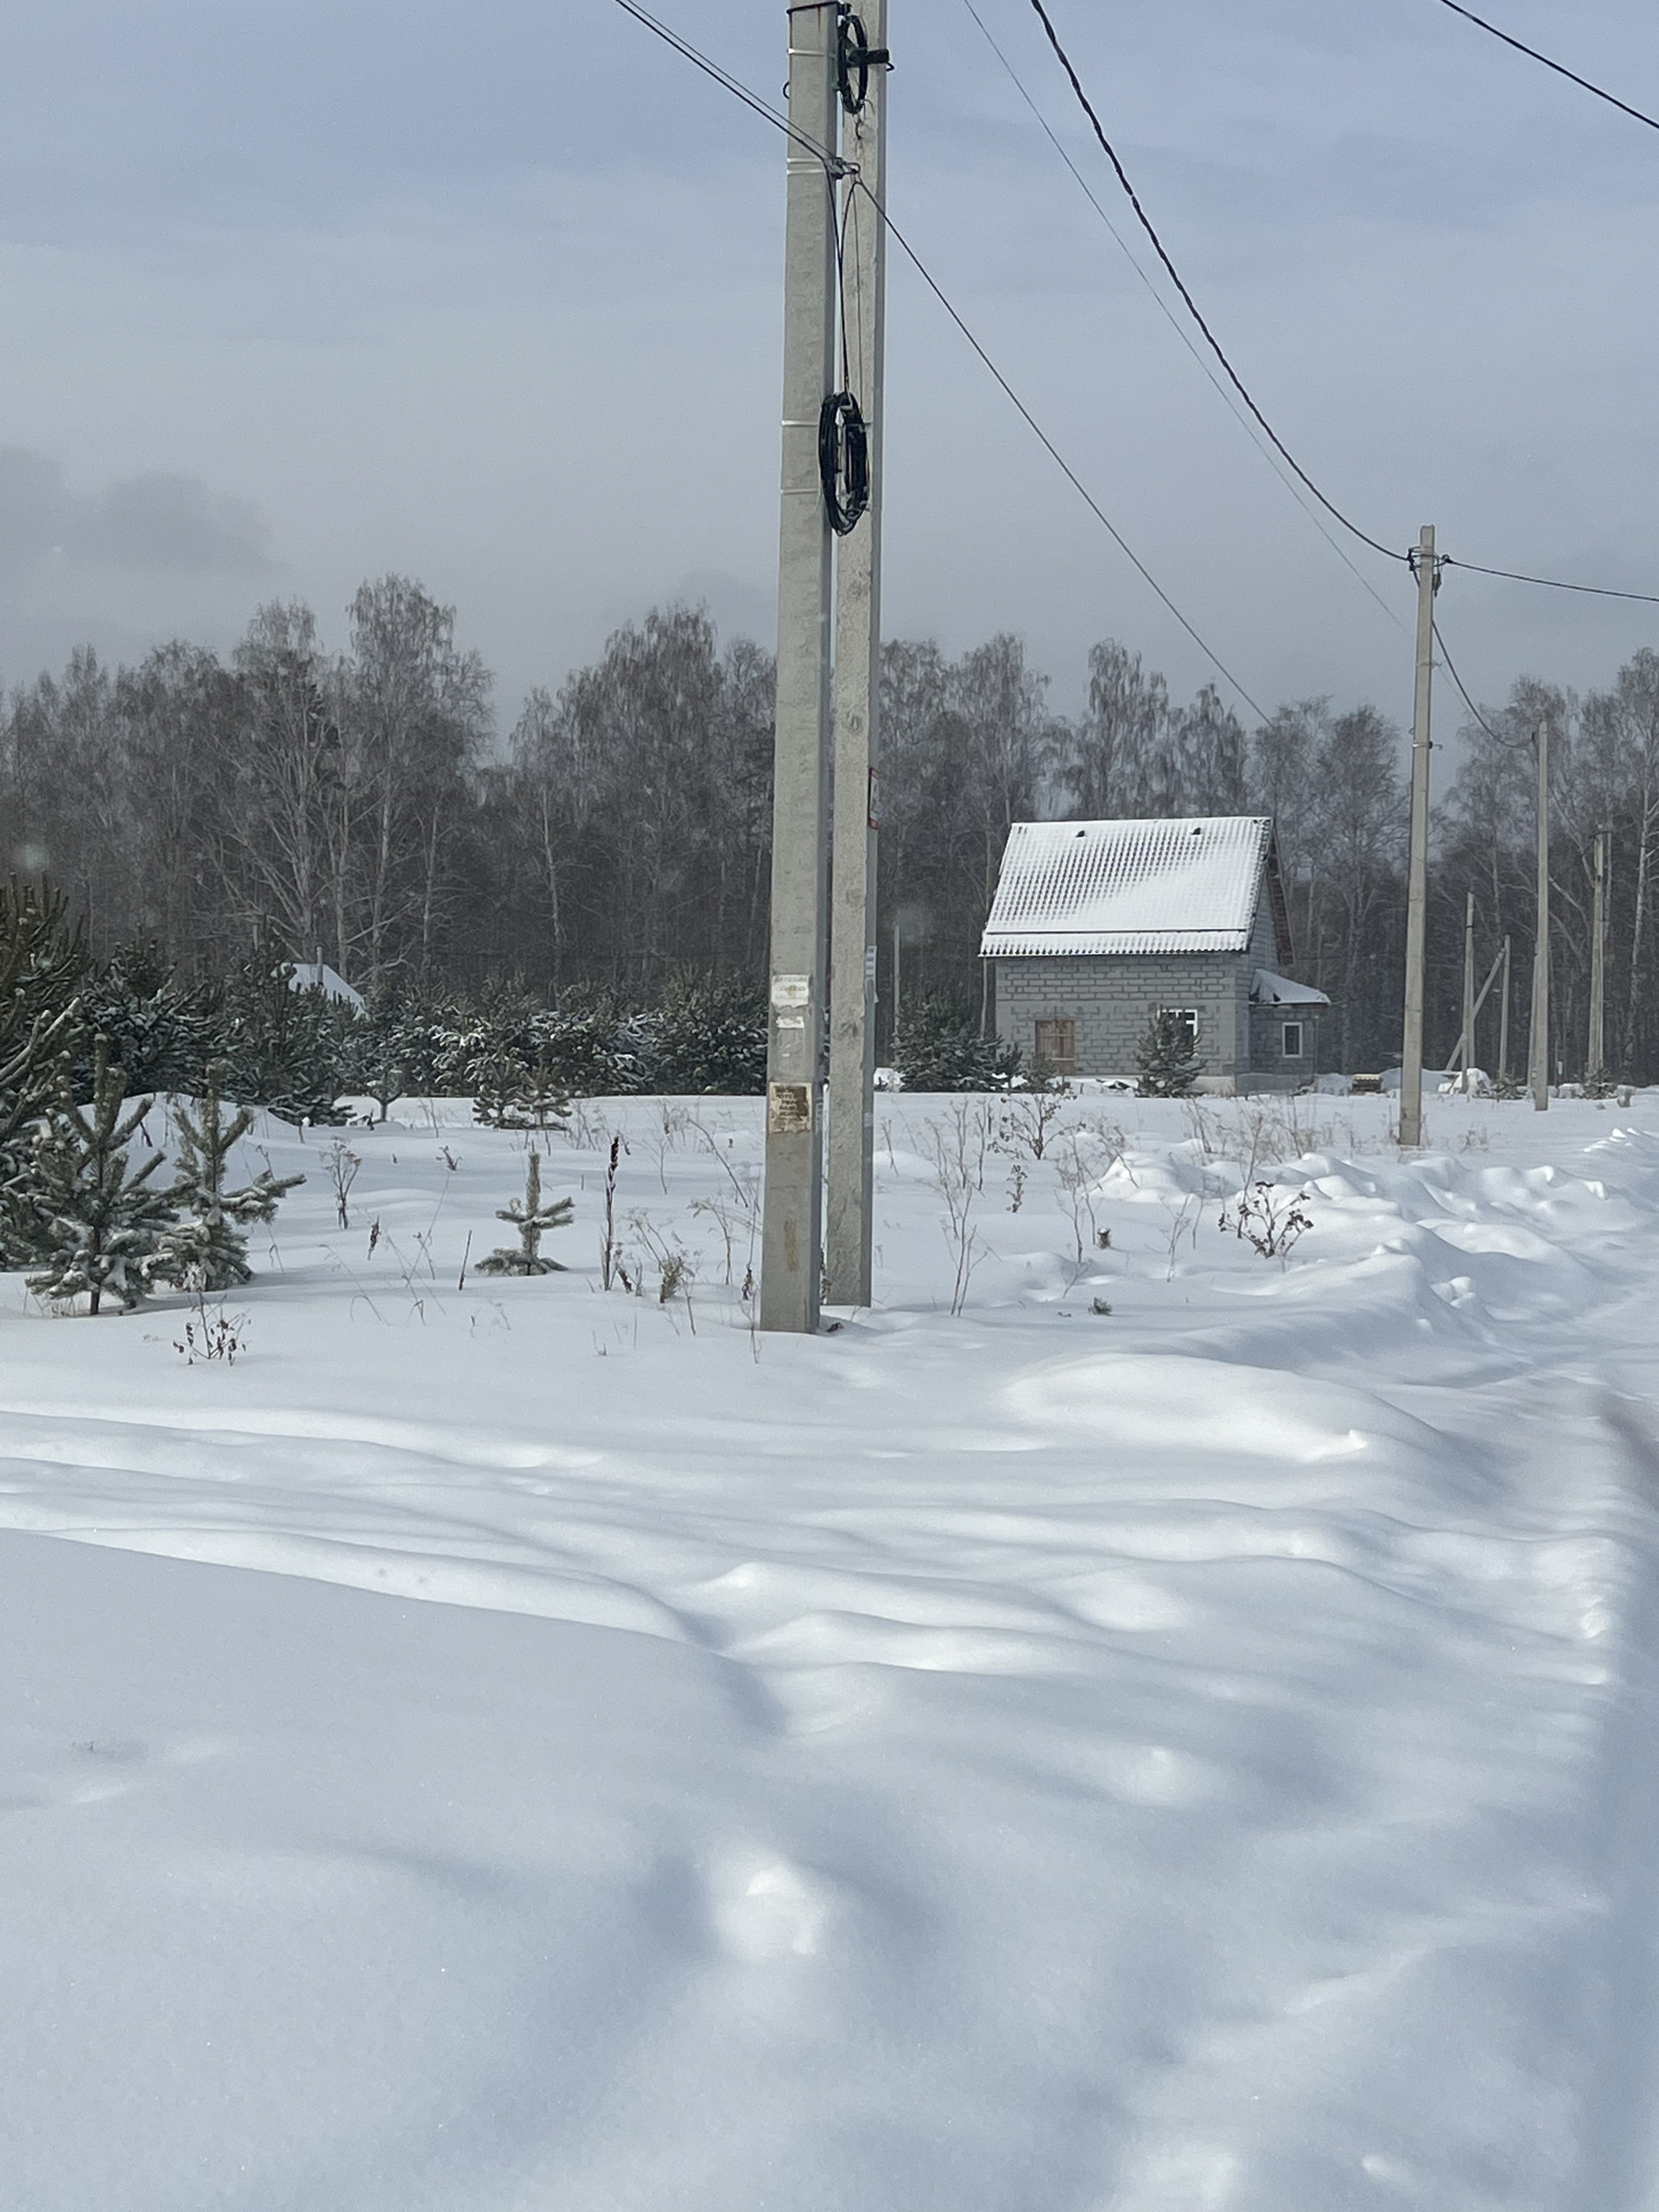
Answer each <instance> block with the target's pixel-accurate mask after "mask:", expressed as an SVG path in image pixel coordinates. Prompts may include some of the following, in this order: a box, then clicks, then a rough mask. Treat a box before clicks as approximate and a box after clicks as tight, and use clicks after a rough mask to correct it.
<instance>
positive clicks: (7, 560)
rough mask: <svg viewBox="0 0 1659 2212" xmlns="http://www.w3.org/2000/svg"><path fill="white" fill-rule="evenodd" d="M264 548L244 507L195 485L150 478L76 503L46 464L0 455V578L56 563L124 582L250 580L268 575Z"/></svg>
mask: <svg viewBox="0 0 1659 2212" xmlns="http://www.w3.org/2000/svg"><path fill="white" fill-rule="evenodd" d="M266 539H267V532H266V529H265V524H264V520H263V518H261V516H260V513H259V511H258V509H257V507H256V506H255V505H253V503H252V502H251V500H247V499H232V498H228V497H226V496H225V495H224V494H222V493H215V492H213V491H212V490H211V489H210V488H209V486H207V485H206V484H204V483H203V482H202V481H201V480H200V477H195V476H184V475H179V474H174V473H172V472H170V471H166V470H160V469H156V470H151V471H149V473H147V474H143V475H141V476H129V477H123V478H120V479H118V480H117V481H116V482H115V483H113V484H110V485H107V486H105V488H104V490H102V491H101V492H95V493H90V494H87V495H84V496H83V495H80V494H77V493H73V492H72V491H71V490H70V489H69V486H68V485H67V482H66V481H65V479H64V474H63V470H62V468H61V467H60V464H59V463H58V462H56V461H53V460H52V459H50V457H49V456H48V455H47V454H39V453H31V452H29V450H28V449H27V448H23V447H21V446H4V447H0V568H3V569H6V570H8V571H9V572H10V573H13V574H16V572H18V571H19V570H22V571H29V570H32V569H39V568H40V567H41V566H42V565H43V564H44V563H45V562H46V561H47V560H48V558H49V557H50V556H52V555H54V553H56V554H60V555H62V556H64V557H65V558H66V559H67V560H69V561H71V562H73V563H76V564H77V565H79V566H84V567H88V568H98V569H119V570H123V571H125V572H126V573H128V574H133V573H138V574H169V575H220V576H257V575H263V574H264V573H265V572H266V571H267V570H268V569H270V556H269V553H268V551H267V550H266Z"/></svg>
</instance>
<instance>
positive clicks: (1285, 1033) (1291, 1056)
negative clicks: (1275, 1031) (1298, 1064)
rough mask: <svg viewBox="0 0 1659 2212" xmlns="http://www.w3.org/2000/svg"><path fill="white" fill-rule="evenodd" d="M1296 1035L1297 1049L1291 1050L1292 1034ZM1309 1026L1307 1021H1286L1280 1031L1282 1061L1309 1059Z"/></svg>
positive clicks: (1280, 1055)
mask: <svg viewBox="0 0 1659 2212" xmlns="http://www.w3.org/2000/svg"><path fill="white" fill-rule="evenodd" d="M1293 1029H1294V1031H1295V1033H1296V1049H1295V1051H1294V1052H1292V1050H1291V1049H1290V1033H1291V1032H1292V1030H1293ZM1306 1039H1307V1024H1306V1022H1305V1021H1286V1022H1282V1023H1281V1025H1280V1029H1279V1057H1280V1058H1281V1059H1282V1060H1302V1059H1306V1057H1307V1042H1306Z"/></svg>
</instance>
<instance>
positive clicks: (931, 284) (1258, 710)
mask: <svg viewBox="0 0 1659 2212" xmlns="http://www.w3.org/2000/svg"><path fill="white" fill-rule="evenodd" d="M616 4H617V6H618V7H619V8H620V9H621V10H623V12H624V13H625V14H626V15H629V16H632V17H633V19H634V21H635V22H639V23H641V24H643V25H644V27H645V29H647V30H648V31H651V32H652V33H653V34H654V35H656V36H657V37H658V38H659V39H661V40H662V41H664V44H665V45H667V46H670V47H671V48H673V50H674V51H675V52H676V53H677V54H680V55H681V56H682V57H683V59H684V60H688V61H690V62H691V63H692V64H693V65H694V66H695V67H696V68H698V69H701V70H702V73H703V74H704V76H706V77H709V78H711V79H713V80H714V82H715V84H717V85H719V86H721V89H722V90H723V91H725V92H730V93H732V94H733V95H734V97H735V98H737V99H741V101H742V102H743V105H745V106H746V107H747V108H750V109H752V110H753V112H754V113H755V114H756V115H759V116H760V117H761V118H763V119H764V120H765V121H766V122H767V123H770V124H772V126H773V128H774V129H775V130H782V131H783V132H785V135H786V136H787V137H790V138H791V139H793V140H794V141H795V142H796V143H798V144H799V145H802V146H804V147H805V148H806V149H807V150H808V151H809V152H810V153H811V154H812V155H813V156H815V157H816V158H817V160H818V161H820V162H823V163H824V164H825V167H826V172H827V173H828V172H829V164H830V163H832V162H833V163H834V164H835V168H834V172H833V174H836V175H842V176H850V177H851V178H852V180H853V182H854V184H855V188H856V189H857V190H858V191H859V192H861V193H862V194H863V195H864V197H865V199H867V200H868V201H869V203H870V205H871V207H873V208H874V211H875V213H876V215H877V217H878V218H879V219H880V221H881V222H883V223H884V224H885V225H886V226H887V232H888V234H889V236H890V237H891V238H893V241H894V243H895V244H896V245H898V246H899V250H900V251H902V253H903V254H904V256H905V257H906V260H907V261H908V262H909V263H910V264H911V266H912V268H913V269H914V270H915V271H916V273H917V275H918V277H920V278H921V280H922V282H923V283H925V285H926V286H927V289H929V291H930V292H931V293H932V295H933V296H934V298H935V299H936V300H937V301H938V303H939V305H940V306H941V307H942V308H944V311H945V313H946V315H949V316H950V320H951V321H952V322H953V323H955V325H956V327H957V329H958V330H959V331H960V332H961V334H962V335H963V337H964V338H965V339H966V340H967V341H968V343H969V346H971V347H972V349H973V351H974V352H975V353H976V354H977V355H978V357H979V359H980V361H981V363H982V365H983V366H984V367H985V368H986V369H987V370H988V372H990V375H991V377H992V378H993V379H994V380H995V383H996V384H997V385H999V386H1000V387H1001V391H1002V392H1003V394H1004V396H1005V397H1007V399H1008V400H1009V401H1010V402H1011V404H1013V406H1014V410H1015V411H1016V412H1017V413H1018V414H1019V416H1020V418H1021V420H1022V421H1023V422H1024V423H1026V425H1027V428H1028V429H1030V430H1031V431H1032V433H1033V435H1034V436H1035V437H1036V439H1037V441H1038V442H1039V444H1040V445H1041V446H1042V448H1043V449H1044V451H1045V452H1046V454H1048V455H1049V457H1050V459H1051V460H1052V461H1053V462H1054V464H1055V466H1056V467H1058V469H1059V471H1060V473H1061V474H1062V475H1063V476H1064V477H1065V480H1066V481H1067V483H1069V484H1070V485H1071V488H1072V489H1073V491H1075V492H1076V493H1077V496H1078V497H1079V498H1080V499H1082V500H1083V502H1084V505H1085V506H1087V508H1088V509H1089V511H1090V513H1091V514H1092V515H1093V516H1094V518H1095V519H1096V522H1098V523H1099V524H1100V525H1101V527H1102V528H1103V530H1104V531H1106V533H1107V535H1108V536H1109V537H1110V538H1111V540H1112V542H1113V543H1114V544H1115V545H1116V547H1117V549H1118V550H1119V551H1120V552H1121V553H1122V555H1123V556H1124V558H1125V559H1126V560H1127V561H1128V563H1129V565H1130V566H1131V567H1132V568H1133V569H1135V573H1136V574H1137V575H1139V576H1140V577H1141V581H1142V582H1143V583H1145V584H1146V585H1147V588H1149V589H1150V590H1151V591H1152V593H1153V594H1154V596H1155V597H1156V598H1157V599H1158V600H1159V601H1160V602H1161V604H1162V605H1163V606H1164V607H1166V608H1167V609H1168V611H1169V613H1171V614H1173V616H1174V618H1175V620H1176V621H1177V622H1179V625H1180V626H1181V628H1182V629H1183V630H1185V632H1186V634H1187V636H1188V637H1189V638H1191V639H1192V642H1193V644H1194V645H1197V646H1198V650H1199V652H1201V653H1202V654H1203V655H1204V657H1205V659H1206V660H1207V661H1209V663H1210V664H1211V666H1212V667H1213V668H1214V669H1215V670H1216V671H1217V672H1218V674H1220V675H1221V676H1222V677H1224V679H1225V681H1226V682H1227V683H1229V684H1230V685H1231V687H1232V689H1233V690H1235V691H1236V692H1237V694H1238V696H1239V697H1240V698H1241V699H1243V702H1244V703H1245V705H1246V706H1247V707H1249V709H1250V711H1251V713H1252V714H1254V715H1257V716H1259V717H1260V719H1261V720H1262V721H1264V722H1265V721H1267V720H1268V715H1267V712H1266V710H1265V709H1263V708H1262V707H1261V706H1260V705H1258V704H1257V702H1256V701H1255V700H1254V699H1253V698H1252V697H1251V696H1250V695H1249V692H1248V691H1247V690H1245V689H1244V686H1243V684H1242V683H1240V682H1239V680H1238V678H1237V677H1236V676H1235V675H1234V674H1233V672H1232V671H1231V669H1230V668H1229V667H1228V665H1227V664H1226V662H1225V661H1224V660H1223V659H1222V658H1221V656H1220V654H1219V653H1218V652H1216V650H1215V648H1214V647H1213V646H1212V645H1210V644H1209V643H1208V642H1207V640H1206V639H1205V638H1204V636H1203V635H1202V633H1201V632H1199V631H1198V629H1197V628H1195V627H1194V626H1193V625H1192V623H1191V622H1190V621H1188V620H1187V618H1186V616H1185V614H1183V613H1182V612H1181V610H1180V608H1179V607H1178V606H1177V605H1176V604H1175V601H1173V599H1172V598H1171V597H1170V595H1169V594H1168V593H1167V592H1166V590H1165V589H1164V588H1163V586H1162V585H1161V584H1160V582H1158V579H1157V578H1156V577H1155V576H1154V575H1153V573H1152V571H1151V569H1148V568H1147V565H1146V563H1145V562H1143V561H1142V560H1141V557H1140V556H1139V555H1138V554H1137V553H1136V552H1135V550H1134V548H1133V547H1132V546H1131V545H1130V544H1129V543H1128V539H1127V538H1126V537H1124V536H1123V535H1122V531H1119V529H1118V528H1117V526H1116V524H1115V523H1114V522H1113V521H1112V519H1111V518H1110V517H1109V515H1108V514H1107V512H1106V511H1105V509H1104V508H1103V506H1102V505H1100V503H1099V501H1098V500H1097V499H1096V498H1095V496H1094V494H1093V493H1091V492H1090V490H1089V488H1088V486H1086V485H1085V484H1084V481H1083V480H1082V478H1081V477H1080V476H1078V474H1077V471H1076V470H1075V469H1074V468H1073V467H1071V463H1070V462H1069V461H1067V460H1066V458H1065V454H1063V453H1062V452H1061V451H1060V449H1059V448H1058V446H1057V445H1056V444H1055V443H1054V441H1053V440H1052V438H1051V437H1050V436H1049V435H1048V433H1047V431H1046V430H1045V429H1044V428H1043V426H1042V424H1041V423H1039V421H1038V420H1037V417H1036V416H1034V415H1033V413H1032V411H1031V410H1030V409H1029V408H1028V407H1027V405H1026V403H1025V402H1024V400H1023V399H1021V398H1020V395H1019V393H1018V392H1017V391H1015V390H1014V386H1013V385H1011V384H1010V383H1009V382H1008V380H1007V378H1006V377H1005V376H1004V375H1003V373H1002V372H1001V369H999V368H998V367H997V365H996V363H995V361H994V360H993V359H991V357H990V355H989V354H988V353H987V352H986V350H985V348H984V346H982V345H981V344H980V342H979V340H978V339H977V338H976V336H975V335H974V334H973V332H972V331H971V330H970V329H969V327H968V325H967V323H966V322H965V321H963V318H962V316H961V315H960V314H959V313H958V312H957V308H955V307H954V306H953V305H952V304H951V302H950V299H949V297H948V296H947V295H946V294H945V291H944V288H943V287H942V286H941V285H940V283H938V279H937V278H936V277H934V276H933V274H932V272H931V270H930V269H929V268H928V266H927V264H926V263H925V262H924V261H923V259H922V257H921V256H920V255H919V254H918V252H917V251H916V249H915V247H914V246H912V245H911V243H910V241H909V239H908V238H906V236H905V234H904V232H902V231H901V230H900V229H899V226H898V225H897V224H896V223H895V222H894V221H893V217H892V216H891V215H890V214H889V213H888V212H887V208H886V207H884V206H883V204H882V202H881V201H880V200H878V199H877V197H876V195H875V194H874V193H873V192H872V191H871V190H870V188H869V187H868V185H867V184H866V183H865V182H864V181H863V179H862V178H861V176H859V175H858V174H857V171H856V170H855V169H853V168H849V165H848V164H846V163H844V162H838V161H836V156H833V155H831V154H829V152H828V150H827V149H825V148H824V147H823V146H820V145H817V143H815V142H814V141H813V140H811V139H810V138H808V137H804V134H803V133H801V132H799V131H798V130H795V129H794V128H793V126H792V125H791V124H790V123H789V122H788V121H787V119H786V118H785V117H783V116H781V115H779V113H778V111H776V109H774V108H772V107H769V106H768V105H767V104H766V101H764V100H763V99H760V97H759V96H758V95H757V94H755V93H753V92H750V90H749V88H748V86H747V85H744V84H741V82H740V81H739V79H737V78H735V77H733V76H730V75H729V74H728V73H727V72H726V71H725V70H723V69H721V67H719V65H718V64H717V63H715V62H713V61H711V60H709V58H708V56H707V55H706V54H701V53H699V52H698V50H697V49H696V47H694V46H692V45H691V44H690V42H689V41H687V40H685V39H683V38H682V37H681V36H680V35H679V34H678V33H677V31H672V30H671V29H669V27H668V26H667V24H665V23H662V22H658V19H657V18H656V16H652V15H650V14H648V13H647V12H646V10H645V9H643V8H640V7H638V6H636V5H635V0H616ZM1293 465H1294V464H1293ZM1299 473H1300V472H1299ZM1382 550H1386V549H1382ZM1402 557H1403V556H1402Z"/></svg>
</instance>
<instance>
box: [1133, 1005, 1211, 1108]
mask: <svg viewBox="0 0 1659 2212" xmlns="http://www.w3.org/2000/svg"><path fill="white" fill-rule="evenodd" d="M1135 1073H1136V1074H1137V1075H1138V1076H1139V1077H1140V1078H1141V1096H1143V1097H1146V1098H1185V1096H1186V1094H1187V1092H1188V1091H1189V1090H1192V1085H1193V1083H1194V1081H1195V1079H1196V1078H1197V1076H1198V1056H1197V1054H1196V1053H1195V1052H1194V1051H1193V1049H1192V1024H1191V1023H1190V1022H1189V1021H1188V1020H1186V1018H1185V1015H1183V1014H1176V1013H1173V1012H1172V1010H1171V1009H1170V1008H1169V1007H1162V1008H1160V1011H1159V1012H1158V1013H1156V1014H1154V1015H1153V1017H1152V1020H1151V1021H1150V1023H1149V1024H1148V1025H1147V1033H1146V1035H1145V1036H1144V1037H1143V1038H1142V1039H1141V1042H1140V1043H1139V1044H1138V1045H1137V1046H1135Z"/></svg>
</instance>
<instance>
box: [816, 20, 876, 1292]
mask: <svg viewBox="0 0 1659 2212" xmlns="http://www.w3.org/2000/svg"><path fill="white" fill-rule="evenodd" d="M859 14H860V16H861V18H862V21H863V25H864V29H865V33H866V36H867V38H868V44H869V46H870V47H871V48H874V50H875V51H876V52H877V53H879V54H884V55H885V54H886V52H887V0H859ZM854 89H855V94H856V89H857V87H856V83H855V88H854ZM886 141H887V66H886V63H885V61H879V62H876V63H874V65H873V66H872V67H870V69H869V74H868V89H867V90H866V92H865V95H864V101H863V105H862V106H861V107H860V108H858V109H857V110H856V111H855V112H854V113H853V114H852V115H850V116H849V118H848V119H847V122H846V124H844V125H843V138H842V158H843V159H844V160H845V161H846V162H849V164H850V165H851V167H852V168H853V170H854V171H855V174H854V175H849V177H848V178H847V179H846V181H845V182H844V183H843V185H842V194H843V197H842V264H843V268H844V274H843V277H842V334H843V335H842V344H843V346H845V348H846V353H847V365H848V369H849V372H850V378H851V384H852V390H853V392H854V394H855V397H856V398H857V400H858V403H859V405H860V407H861V410H862V411H863V415H864V419H865V424H866V431H867V435H868V445H869V471H870V493H869V505H868V507H867V508H866V509H865V512H864V518H863V520H862V521H861V522H860V523H859V524H857V526H856V527H855V529H854V530H852V531H849V533H848V534H847V536H845V537H840V538H837V539H836V677H835V699H836V713H835V842H834V849H833V853H832V855H831V859H830V864H829V866H830V875H829V1203H828V1222H827V1224H826V1235H825V1238H824V1274H825V1278H826V1286H827V1294H828V1296H829V1301H830V1303H831V1304H832V1305H836V1306H868V1304H869V1302H870V1243H871V1230H872V1226H873V1224H872V1219H871V1207H872V1204H873V1200H874V1168H873V1164H872V1151H873V1146H874V1135H875V1109H874V1100H875V862H876V826H877V823H878V821H879V819H880V809H879V804H878V798H877V792H878V788H879V786H878V769H879V764H880V700H881V681H880V679H881V375H882V366H883V345H884V340H885V335H886V315H887V226H886V224H885V223H884V222H883V221H882V220H881V219H880V216H879V215H878V214H877V213H876V209H875V207H873V206H872V205H871V201H870V199H869V198H868V197H867V196H866V194H865V193H864V192H861V190H860V189H859V186H860V182H862V183H863V184H864V185H865V186H866V187H868V192H869V194H873V195H874V199H875V200H876V201H877V202H878V203H880V204H881V205H884V206H885V204H886V188H887V178H886V174H885V166H886V165H885V147H886Z"/></svg>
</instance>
